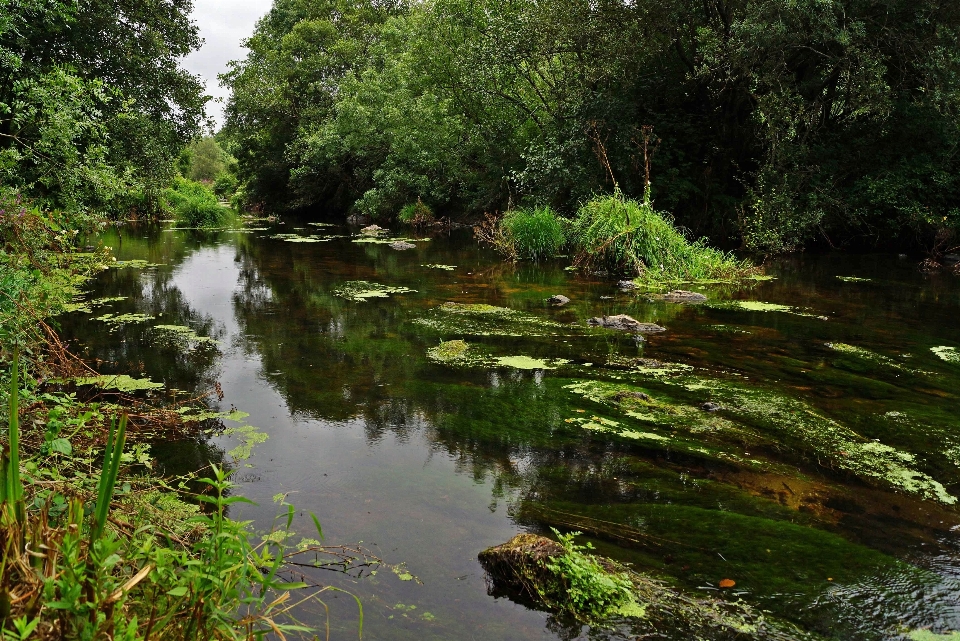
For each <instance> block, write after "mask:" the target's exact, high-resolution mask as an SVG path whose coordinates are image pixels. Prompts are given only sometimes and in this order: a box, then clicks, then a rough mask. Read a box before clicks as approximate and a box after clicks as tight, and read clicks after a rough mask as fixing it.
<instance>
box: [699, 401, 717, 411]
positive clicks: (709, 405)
mask: <svg viewBox="0 0 960 641" xmlns="http://www.w3.org/2000/svg"><path fill="white" fill-rule="evenodd" d="M700 409H702V410H703V411H704V412H719V411H720V409H721V408H720V406H719V405H717V404H716V403H710V402H707V403H704V404H703V405H701V406H700Z"/></svg>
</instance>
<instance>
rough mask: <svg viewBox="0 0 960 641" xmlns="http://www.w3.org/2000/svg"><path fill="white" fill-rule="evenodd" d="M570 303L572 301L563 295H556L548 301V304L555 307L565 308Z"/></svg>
mask: <svg viewBox="0 0 960 641" xmlns="http://www.w3.org/2000/svg"><path fill="white" fill-rule="evenodd" d="M569 302H570V299H569V298H567V297H566V296H564V295H563V294H555V295H553V296H551V297H550V298H548V299H547V303H549V304H550V305H553V306H554V307H563V306H564V305H566V304H567V303H569Z"/></svg>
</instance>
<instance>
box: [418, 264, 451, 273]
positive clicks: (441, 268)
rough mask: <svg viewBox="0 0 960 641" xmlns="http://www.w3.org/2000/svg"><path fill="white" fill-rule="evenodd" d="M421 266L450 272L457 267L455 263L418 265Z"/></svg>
mask: <svg viewBox="0 0 960 641" xmlns="http://www.w3.org/2000/svg"><path fill="white" fill-rule="evenodd" d="M420 266H421V267H426V268H427V269H440V270H443V271H445V272H452V271H453V270H455V269H456V268H457V266H456V265H420Z"/></svg>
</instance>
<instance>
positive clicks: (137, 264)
mask: <svg viewBox="0 0 960 641" xmlns="http://www.w3.org/2000/svg"><path fill="white" fill-rule="evenodd" d="M160 266H161V263H150V262H147V261H145V260H139V259H138V260H118V261H116V262H113V263H110V264H109V265H108V267H112V268H114V269H125V268H127V267H129V268H131V269H146V268H148V267H160Z"/></svg>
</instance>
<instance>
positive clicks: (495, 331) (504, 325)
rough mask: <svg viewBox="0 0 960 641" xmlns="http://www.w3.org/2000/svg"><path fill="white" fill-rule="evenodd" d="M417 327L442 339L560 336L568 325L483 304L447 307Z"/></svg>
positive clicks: (421, 320) (452, 304) (433, 313)
mask: <svg viewBox="0 0 960 641" xmlns="http://www.w3.org/2000/svg"><path fill="white" fill-rule="evenodd" d="M413 322H414V323H416V324H418V325H421V326H424V327H428V328H430V329H433V330H435V331H437V332H438V333H440V334H441V335H450V334H454V335H456V334H459V335H469V336H513V337H520V336H526V337H535V336H556V335H559V333H560V332H558V331H556V330H557V329H559V328H565V327H566V326H565V325H562V324H561V323H557V322H555V321H551V320H547V319H545V318H540V317H538V316H533V315H531V314H525V313H523V312H519V311H517V310H513V309H509V308H506V307H496V306H494V305H486V304H482V303H475V304H474V303H470V304H467V303H449V302H448V303H444V304H443V305H441V306H440V307H439V308H437V309H436V310H434V311H433V312H432V313H431V314H429V315H428V316H426V317H422V318H418V319H415V320H414V321H413Z"/></svg>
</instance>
